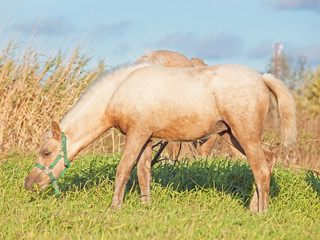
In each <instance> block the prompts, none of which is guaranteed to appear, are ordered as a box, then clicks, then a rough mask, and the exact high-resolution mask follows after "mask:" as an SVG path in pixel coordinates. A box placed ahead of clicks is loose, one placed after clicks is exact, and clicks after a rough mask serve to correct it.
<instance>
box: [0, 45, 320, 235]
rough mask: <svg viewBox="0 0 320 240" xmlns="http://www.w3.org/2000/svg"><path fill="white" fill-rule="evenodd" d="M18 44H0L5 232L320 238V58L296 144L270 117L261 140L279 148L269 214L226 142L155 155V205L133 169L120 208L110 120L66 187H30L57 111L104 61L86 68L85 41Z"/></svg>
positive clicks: (301, 109)
mask: <svg viewBox="0 0 320 240" xmlns="http://www.w3.org/2000/svg"><path fill="white" fill-rule="evenodd" d="M15 51H16V49H15V48H14V47H13V46H12V45H9V46H8V48H7V49H5V50H4V51H2V52H1V54H0V73H1V78H0V95H1V98H0V193H1V197H0V239H111V238H112V239H145V238H149V239H164V238H168V239H183V238H186V237H188V238H190V239H241V238H242V239H318V238H319V234H320V221H319V216H320V214H319V213H320V200H319V196H320V178H319V174H318V173H317V172H319V169H320V162H319V159H320V148H319V139H320V132H319V124H320V117H319V116H320V115H319V112H320V105H319V102H320V101H319V97H318V96H317V95H316V94H314V93H315V92H316V93H317V92H319V91H320V90H317V89H319V86H320V85H319V82H320V68H319V69H317V70H316V71H310V72H309V73H307V74H306V75H304V76H303V79H302V81H303V84H302V88H300V89H295V90H294V94H295V99H296V103H297V110H298V114H297V117H298V139H297V140H298V142H297V144H295V145H294V146H293V147H292V148H290V149H284V148H283V146H282V145H281V143H280V138H279V133H277V131H276V128H275V127H274V126H272V125H273V124H272V120H270V119H269V120H267V122H266V127H265V129H264V134H263V143H264V145H265V146H267V147H268V148H269V149H271V150H273V151H274V152H275V153H277V155H278V159H277V164H276V167H275V169H274V171H273V174H272V178H271V188H270V204H269V211H268V213H267V214H260V215H256V214H252V213H251V212H250V211H249V210H248V205H249V202H250V199H251V198H252V195H253V192H254V180H253V175H252V172H251V169H250V167H249V165H248V163H247V162H246V161H240V160H230V159H229V158H227V157H224V155H223V154H224V153H225V152H227V151H228V149H227V148H226V147H225V146H223V144H220V143H218V144H217V145H216V146H215V149H214V155H216V156H221V157H216V158H214V157H211V158H209V159H207V160H204V159H196V160H193V159H191V160H190V161H189V162H177V163H175V164H166V163H164V164H158V165H155V167H154V168H153V169H152V175H153V180H152V185H151V206H144V205H142V204H141V203H140V192H139V187H138V183H137V173H136V169H134V171H133V172H132V174H131V178H130V179H129V182H128V185H127V187H126V192H125V198H124V205H123V208H122V210H121V211H120V212H119V211H114V210H111V209H110V205H111V202H112V197H113V193H114V187H115V186H114V179H115V172H116V167H117V165H118V162H119V160H120V157H121V153H122V150H123V143H124V138H123V136H121V135H120V134H119V133H118V132H117V131H115V130H113V129H112V130H110V131H108V132H106V133H105V134H104V135H103V136H102V137H101V138H99V139H98V140H97V141H95V142H94V143H93V144H91V145H90V146H88V148H86V149H85V150H84V151H82V155H81V156H78V157H77V158H76V159H75V161H73V162H72V163H71V168H70V169H69V170H68V171H67V172H66V174H65V175H64V176H63V178H62V179H61V180H60V181H59V182H58V184H59V188H60V190H61V195H60V196H56V195H55V193H54V189H53V188H52V186H51V185H50V186H49V187H48V188H47V189H46V191H45V192H42V193H31V192H29V191H26V190H25V189H24V180H25V178H26V176H27V175H28V173H29V172H30V170H31V169H32V167H33V166H34V164H35V160H36V152H37V151H38V148H39V145H40V141H41V139H42V136H43V134H44V132H45V131H47V130H48V128H49V125H50V123H51V121H52V120H55V121H60V120H61V118H62V116H63V115H64V114H65V113H66V112H67V111H68V110H69V109H70V108H71V107H72V105H73V104H74V103H75V102H76V100H77V99H78V97H79V95H80V94H81V93H82V92H83V91H84V89H85V88H86V87H87V86H88V85H89V84H90V83H91V82H92V81H93V80H94V79H95V78H96V77H97V76H99V75H100V74H101V72H103V71H104V70H105V68H106V67H105V66H104V64H103V63H101V64H100V65H99V66H96V67H94V68H89V67H88V66H87V63H88V61H89V60H88V58H86V57H85V56H82V55H81V54H80V51H79V50H78V49H77V50H76V51H74V52H73V53H72V54H71V56H70V57H66V56H63V55H61V54H60V53H59V54H58V55H57V56H53V57H51V58H48V59H43V58H41V57H40V55H41V54H39V53H37V52H36V51H35V50H31V49H26V50H25V51H24V52H23V56H24V57H21V58H15V57H14V56H15V55H18V56H19V54H17V53H16V52H15ZM315 89H316V90H315ZM22 152H24V153H23V154H22ZM108 152H109V154H106V153H108ZM308 169H314V170H315V171H313V170H308Z"/></svg>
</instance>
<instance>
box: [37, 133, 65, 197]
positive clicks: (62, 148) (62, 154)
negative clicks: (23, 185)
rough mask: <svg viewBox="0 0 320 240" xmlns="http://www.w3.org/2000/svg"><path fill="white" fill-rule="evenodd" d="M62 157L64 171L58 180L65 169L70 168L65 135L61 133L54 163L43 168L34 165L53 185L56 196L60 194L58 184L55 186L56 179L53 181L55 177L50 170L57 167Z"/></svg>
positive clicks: (39, 165)
mask: <svg viewBox="0 0 320 240" xmlns="http://www.w3.org/2000/svg"><path fill="white" fill-rule="evenodd" d="M62 157H63V159H64V166H65V169H64V170H63V172H62V173H61V174H60V176H59V178H61V177H62V176H63V174H64V173H65V172H66V171H67V169H68V168H69V167H70V161H69V159H68V155H67V138H66V135H65V134H64V133H62V144H61V150H60V154H59V155H58V157H57V158H56V159H55V160H54V162H53V163H51V165H50V166H49V167H45V166H42V165H41V164H39V163H36V167H38V168H40V169H41V170H42V171H43V172H44V173H45V174H47V175H48V176H49V177H50V179H51V180H52V184H53V187H54V190H55V192H56V194H60V191H59V187H58V184H57V179H55V177H54V176H53V174H52V169H53V168H54V167H55V166H56V165H57V163H58V162H59V161H60V159H61V158H62ZM59 178H58V179H59Z"/></svg>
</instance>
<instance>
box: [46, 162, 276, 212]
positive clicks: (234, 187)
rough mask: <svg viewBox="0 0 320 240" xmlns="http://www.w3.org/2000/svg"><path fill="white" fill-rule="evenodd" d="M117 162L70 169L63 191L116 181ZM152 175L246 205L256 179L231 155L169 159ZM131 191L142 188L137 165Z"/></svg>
mask: <svg viewBox="0 0 320 240" xmlns="http://www.w3.org/2000/svg"><path fill="white" fill-rule="evenodd" d="M117 165H118V159H111V160H110V158H108V159H107V160H106V159H102V158H99V157H94V158H93V159H92V160H91V162H90V164H89V166H87V167H86V168H84V169H82V170H80V171H79V170H74V169H71V170H70V172H71V173H70V174H68V175H66V177H65V179H64V180H63V181H62V182H61V183H59V185H60V188H61V191H62V192H65V191H79V190H81V189H83V188H86V189H90V188H93V187H94V186H96V185H99V184H114V180H115V174H116V168H117ZM78 168H79V167H78ZM152 177H153V181H154V183H156V184H159V185H160V186H162V187H163V188H166V187H168V186H170V188H172V190H173V191H178V192H183V191H187V190H188V191H190V190H199V189H200V190H201V189H212V188H215V189H216V190H218V191H219V192H221V193H222V192H223V193H226V194H230V195H231V196H232V197H233V198H236V199H238V200H240V202H242V203H243V204H244V205H245V206H248V205H249V202H250V199H251V197H252V195H253V191H254V178H253V175H252V171H251V168H250V166H249V165H248V163H247V162H245V161H241V160H238V161H234V160H230V159H228V158H219V159H216V158H213V159H209V160H208V159H207V160H204V159H195V160H191V161H189V162H188V161H183V162H174V164H172V163H166V162H165V163H161V164H158V165H155V166H154V167H153V168H152ZM127 191H129V192H132V191H139V185H138V177H137V171H136V168H135V169H133V171H132V173H131V177H130V179H129V181H128V183H127ZM278 193H279V188H278V185H277V183H276V182H275V179H274V177H273V176H272V178H271V186H270V197H271V198H272V197H275V196H277V195H278ZM50 194H54V192H53V191H51V192H50Z"/></svg>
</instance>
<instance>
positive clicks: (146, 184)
mask: <svg viewBox="0 0 320 240" xmlns="http://www.w3.org/2000/svg"><path fill="white" fill-rule="evenodd" d="M151 158H152V141H151V140H149V141H148V142H147V145H146V148H145V149H144V151H143V153H142V154H141V157H140V159H139V161H138V166H137V168H138V180H139V186H140V191H141V202H142V203H143V204H146V203H148V204H150V185H151V179H152V176H151Z"/></svg>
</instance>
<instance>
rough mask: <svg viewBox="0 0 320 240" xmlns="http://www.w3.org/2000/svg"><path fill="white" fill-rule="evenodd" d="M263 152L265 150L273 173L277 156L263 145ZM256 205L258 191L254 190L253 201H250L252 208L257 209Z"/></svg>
mask: <svg viewBox="0 0 320 240" xmlns="http://www.w3.org/2000/svg"><path fill="white" fill-rule="evenodd" d="M262 149H263V152H264V156H265V157H266V160H267V162H268V165H269V168H270V171H271V173H272V170H273V167H274V165H275V163H276V156H275V154H274V153H273V152H271V151H270V150H269V149H267V148H266V147H264V146H262ZM256 206H258V191H257V190H256V191H254V194H253V197H252V200H251V203H250V209H251V210H252V211H255V209H256Z"/></svg>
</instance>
